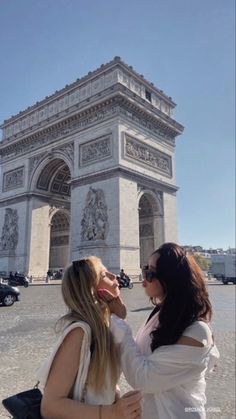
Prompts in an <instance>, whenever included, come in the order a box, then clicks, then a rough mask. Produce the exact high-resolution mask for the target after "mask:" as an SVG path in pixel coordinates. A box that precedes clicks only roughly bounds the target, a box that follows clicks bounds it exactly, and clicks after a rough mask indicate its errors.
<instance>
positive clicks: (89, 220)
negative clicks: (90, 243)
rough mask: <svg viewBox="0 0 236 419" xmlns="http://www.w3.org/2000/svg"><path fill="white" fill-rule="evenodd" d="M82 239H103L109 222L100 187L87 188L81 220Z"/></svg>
mask: <svg viewBox="0 0 236 419" xmlns="http://www.w3.org/2000/svg"><path fill="white" fill-rule="evenodd" d="M81 227H82V229H81V239H82V240H86V241H87V240H105V239H106V237H107V233H108V229H109V224H108V213H107V205H106V201H105V195H104V192H103V190H102V189H93V188H92V187H90V188H89V192H88V194H87V197H86V202H85V207H84V210H83V218H82V221H81Z"/></svg>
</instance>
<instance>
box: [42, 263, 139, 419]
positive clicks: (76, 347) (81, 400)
mask: <svg viewBox="0 0 236 419" xmlns="http://www.w3.org/2000/svg"><path fill="white" fill-rule="evenodd" d="M62 296H63V299H64V302H65V304H66V306H67V308H68V313H67V314H66V315H65V316H63V317H62V318H61V320H60V324H61V335H60V338H59V339H58V341H57V343H56V344H55V346H54V347H53V349H52V351H51V353H50V355H49V357H48V359H47V361H46V362H45V364H44V365H43V366H42V368H41V370H40V371H39V374H38V378H39V381H40V383H41V385H42V386H43V387H44V393H43V399H42V404H41V414H42V416H43V418H45V419H49V418H50V419H78V418H80V417H81V418H82V417H85V418H86V417H87V418H88V419H122V418H125V419H135V418H141V395H140V393H139V392H129V393H127V394H125V395H124V396H123V397H121V398H118V396H117V392H116V383H117V381H118V379H119V375H120V364H119V353H118V348H117V346H116V345H115V343H114V340H113V336H112V334H111V332H110V329H109V323H110V308H109V305H111V304H113V302H114V303H115V304H114V306H115V307H116V309H115V311H116V313H117V314H118V315H121V317H125V314H126V311H125V307H124V305H123V304H122V301H121V299H120V297H119V289H118V284H117V281H116V277H115V275H113V274H111V273H109V272H107V270H106V268H105V267H104V266H103V264H102V262H101V260H100V259H98V258H96V257H94V256H90V257H88V258H85V259H82V260H79V261H75V262H73V263H72V265H70V266H69V267H68V268H67V269H66V271H65V273H64V277H63V280H62ZM117 307H118V312H117Z"/></svg>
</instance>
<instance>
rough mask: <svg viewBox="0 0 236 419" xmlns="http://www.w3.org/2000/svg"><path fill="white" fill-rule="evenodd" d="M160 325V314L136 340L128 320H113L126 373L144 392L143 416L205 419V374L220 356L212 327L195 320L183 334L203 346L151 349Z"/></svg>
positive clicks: (133, 384) (127, 377) (162, 418)
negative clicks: (152, 337)
mask: <svg viewBox="0 0 236 419" xmlns="http://www.w3.org/2000/svg"><path fill="white" fill-rule="evenodd" d="M157 324H158V313H156V314H155V315H154V316H153V317H152V318H151V319H150V320H149V321H148V323H147V324H146V325H143V326H142V327H141V329H140V330H139V332H138V335H137V338H136V342H135V341H134V339H133V337H132V333H131V329H130V327H129V326H128V324H127V323H126V322H125V321H123V320H121V319H119V318H118V317H117V316H115V315H112V319H111V330H112V332H113V333H114V336H115V339H116V341H117V343H120V344H121V354H122V355H121V365H122V370H123V372H124V375H125V377H126V379H127V381H128V383H129V384H130V385H131V386H132V387H133V388H135V389H139V390H141V391H142V393H143V397H144V406H143V419H183V418H185V417H186V419H187V418H191V419H193V418H195V419H196V418H198V419H204V418H205V417H206V414H205V408H204V405H205V403H206V396H205V388H206V382H205V373H206V370H207V369H208V368H209V369H211V368H212V367H213V366H214V363H215V361H216V359H218V358H219V352H218V350H217V348H216V346H215V345H214V343H213V342H212V332H211V329H210V327H209V326H208V325H207V324H206V323H205V322H202V321H196V322H194V323H193V324H192V325H191V326H189V327H188V328H187V329H186V330H185V331H184V333H183V336H189V337H192V338H194V339H196V340H198V341H199V342H201V343H202V344H203V345H204V346H203V347H195V346H187V345H178V344H175V345H165V346H161V347H159V348H157V349H155V351H153V352H152V351H151V349H150V343H151V338H150V332H151V331H152V330H153V329H154V328H156V327H157Z"/></svg>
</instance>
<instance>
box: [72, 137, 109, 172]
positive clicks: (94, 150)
mask: <svg viewBox="0 0 236 419" xmlns="http://www.w3.org/2000/svg"><path fill="white" fill-rule="evenodd" d="M79 153H80V166H85V165H88V164H91V163H94V162H96V161H97V160H101V159H104V158H107V157H111V155H112V152H111V136H110V135H108V136H106V137H101V138H98V139H96V140H92V141H89V142H88V143H85V144H81V145H80V148H79Z"/></svg>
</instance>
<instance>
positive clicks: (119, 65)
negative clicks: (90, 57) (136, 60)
mask: <svg viewBox="0 0 236 419" xmlns="http://www.w3.org/2000/svg"><path fill="white" fill-rule="evenodd" d="M114 69H120V70H123V71H125V72H126V73H127V74H129V75H130V76H131V77H132V78H134V79H135V80H137V81H138V82H139V83H141V84H143V85H144V86H146V87H147V88H148V89H150V90H151V91H152V92H154V93H155V94H157V96H159V97H160V98H162V99H163V100H164V101H165V102H166V103H168V104H169V105H170V106H171V107H172V108H173V107H175V103H174V102H173V100H172V98H171V97H170V96H167V95H166V94H165V93H164V92H163V91H162V90H161V89H158V88H157V87H156V86H154V84H153V83H152V82H149V81H148V80H147V79H145V78H144V76H143V75H142V74H139V73H138V72H136V71H135V70H134V69H133V67H132V66H129V65H127V64H126V63H125V62H124V61H122V60H121V58H120V57H114V59H113V60H112V61H110V62H108V63H106V64H102V65H101V66H100V67H99V68H98V69H96V70H94V71H89V72H88V74H86V75H85V76H84V77H82V78H80V79H79V78H78V79H77V80H76V81H75V82H73V83H71V84H69V85H68V84H67V85H66V86H65V87H64V88H62V89H60V90H59V91H57V90H56V91H55V92H54V93H53V94H52V95H49V96H46V97H45V98H44V99H42V100H41V101H39V102H36V103H35V104H34V105H32V106H29V107H28V108H27V109H25V110H23V111H20V112H19V113H18V114H17V115H13V116H11V117H10V118H9V119H7V120H5V121H4V122H3V124H2V125H1V128H3V127H6V126H7V125H9V124H12V123H14V122H16V121H17V120H19V119H21V118H22V117H25V116H26V115H28V114H30V113H32V112H33V111H34V110H36V109H42V107H43V106H45V105H48V104H51V103H52V102H53V101H55V100H57V99H60V98H61V97H62V96H64V95H65V94H69V93H71V92H73V91H74V90H75V89H77V88H78V87H83V86H84V84H85V83H87V82H89V81H93V80H94V79H97V78H98V77H99V76H101V75H103V74H104V75H107V73H109V72H111V70H114Z"/></svg>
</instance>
